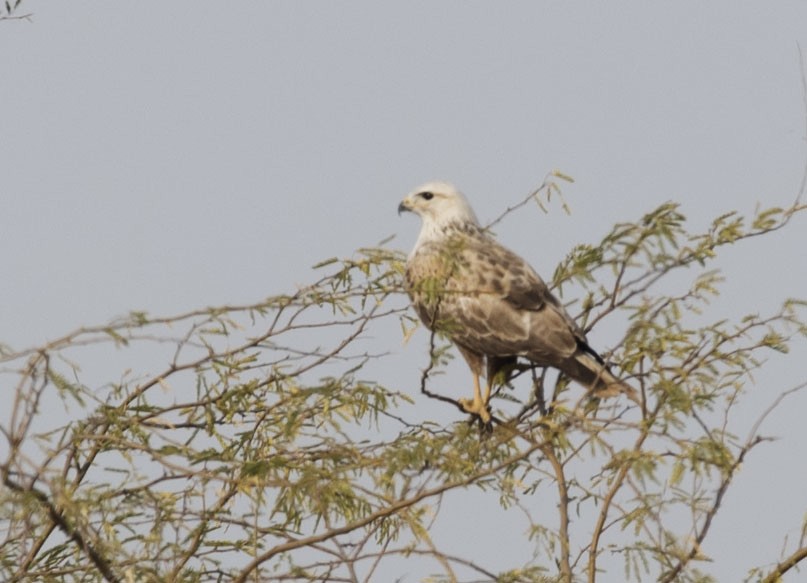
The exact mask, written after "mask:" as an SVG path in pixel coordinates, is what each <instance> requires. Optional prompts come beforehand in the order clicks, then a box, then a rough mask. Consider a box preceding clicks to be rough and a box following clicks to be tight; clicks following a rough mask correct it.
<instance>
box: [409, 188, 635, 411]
mask: <svg viewBox="0 0 807 583" xmlns="http://www.w3.org/2000/svg"><path fill="white" fill-rule="evenodd" d="M407 211H408V212H412V213H414V214H416V215H418V216H419V217H420V219H421V228H420V233H419V234H418V237H417V240H416V241H415V245H414V247H413V248H412V251H411V252H410V253H409V255H408V257H407V260H406V268H405V275H404V288H405V289H406V292H407V294H408V295H409V298H410V300H411V302H412V305H413V307H414V309H415V311H416V312H417V314H418V316H419V318H420V320H421V321H422V322H423V324H424V325H425V326H426V328H428V329H429V330H431V331H433V332H436V333H439V334H441V335H443V336H445V337H447V338H448V339H449V340H450V341H451V342H452V343H453V344H454V345H455V346H456V347H457V349H459V352H460V353H461V354H462V356H463V357H464V359H465V361H466V362H467V364H468V367H469V368H470V369H471V373H472V375H473V391H474V392H473V398H472V399H467V398H462V399H459V400H458V403H459V405H460V406H461V408H462V409H463V410H464V411H466V412H467V413H469V414H472V415H476V416H477V417H479V418H480V419H481V420H482V422H483V423H486V424H489V423H490V421H491V414H490V409H489V403H488V402H489V400H490V395H491V387H492V385H493V383H494V379H495V378H496V376H497V372H498V371H502V370H507V367H512V366H513V365H514V364H515V363H516V362H517V359H519V358H523V359H526V360H527V361H529V362H530V363H532V364H533V365H537V366H541V367H552V368H555V369H558V370H560V371H561V372H562V373H563V374H565V375H566V376H568V377H570V378H571V379H572V380H574V381H576V382H578V383H580V384H581V385H583V386H584V387H585V388H586V389H588V390H589V391H591V394H592V395H594V396H596V397H610V396H615V395H618V394H620V393H625V394H627V396H628V397H629V398H631V399H632V400H634V401H636V402H637V403H638V402H639V400H638V397H637V393H636V391H635V389H634V388H633V387H631V386H630V385H628V384H627V383H625V382H624V381H621V380H620V379H618V378H617V377H616V376H614V375H613V374H612V373H611V372H610V371H609V370H608V368H607V366H606V364H605V361H604V360H603V358H602V357H601V356H600V355H599V354H598V353H597V352H596V351H595V350H594V349H593V348H592V347H591V346H590V345H589V343H588V341H587V340H586V335H585V333H584V332H583V330H582V329H581V328H580V326H578V324H577V323H576V322H575V321H574V319H573V318H572V317H571V316H570V315H569V314H568V312H567V311H566V310H565V308H564V307H563V305H562V304H561V303H560V301H559V300H558V298H557V297H555V295H553V294H552V292H551V291H550V290H549V288H548V287H547V285H546V283H545V282H544V280H543V279H541V277H540V276H539V275H538V273H536V271H535V270H534V269H533V268H532V267H531V266H530V265H529V263H527V262H526V261H525V260H524V259H522V258H521V257H520V256H519V255H517V254H516V253H515V252H513V251H511V250H510V249H508V248H507V247H505V246H504V245H502V244H500V243H499V242H498V241H497V240H496V239H495V238H494V237H492V236H491V235H490V234H488V232H487V231H486V230H485V229H484V228H483V227H482V226H480V224H479V221H478V219H477V218H476V214H475V213H474V211H473V209H472V208H471V205H470V203H469V202H468V200H467V199H466V198H465V195H463V194H462V193H461V192H460V191H459V190H458V189H457V188H456V187H455V186H454V185H453V184H450V183H448V182H429V183H426V184H423V185H422V186H420V187H418V188H416V189H415V190H413V191H412V192H411V193H409V194H408V195H407V196H406V197H405V198H404V199H403V200H402V201H401V202H400V204H399V205H398V214H399V215H400V214H401V213H403V212H407ZM481 376H484V377H485V379H486V383H485V385H486V386H485V389H484V393H483V391H482V388H481V386H480V380H479V379H480V377H481Z"/></svg>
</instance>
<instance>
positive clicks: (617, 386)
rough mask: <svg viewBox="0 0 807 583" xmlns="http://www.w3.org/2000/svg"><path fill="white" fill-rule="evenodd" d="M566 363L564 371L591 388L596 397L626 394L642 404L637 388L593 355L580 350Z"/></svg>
mask: <svg viewBox="0 0 807 583" xmlns="http://www.w3.org/2000/svg"><path fill="white" fill-rule="evenodd" d="M564 364H565V366H564V367H563V372H565V373H566V374H567V375H569V376H570V377H571V378H572V379H574V380H575V381H577V382H578V383H580V384H581V385H583V386H584V387H586V388H587V389H589V390H590V391H591V394H592V395H594V396H595V397H600V398H607V397H615V396H617V395H620V394H624V395H625V396H626V397H628V398H629V399H630V400H631V401H633V402H634V403H637V404H639V405H641V400H640V398H639V393H638V392H637V391H636V389H634V388H633V387H632V386H630V385H629V384H628V383H626V382H625V381H622V380H619V379H618V378H616V377H615V376H614V375H613V374H611V372H610V371H609V370H608V369H607V368H606V367H605V366H604V365H603V364H601V363H600V362H599V361H598V360H597V359H596V358H594V357H593V356H592V355H590V354H588V353H586V352H582V351H578V352H577V354H575V355H574V357H573V358H570V359H569V360H567V361H566V362H565V363H564Z"/></svg>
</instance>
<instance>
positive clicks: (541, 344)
mask: <svg viewBox="0 0 807 583" xmlns="http://www.w3.org/2000/svg"><path fill="white" fill-rule="evenodd" d="M464 254H465V256H466V257H467V262H468V263H469V264H472V265H475V267H474V269H475V270H477V271H478V272H480V273H483V274H486V275H485V276H484V283H485V285H484V288H485V289H484V291H485V292H486V293H482V294H479V295H477V296H475V297H474V298H473V299H474V300H475V302H476V303H478V304H479V307H481V308H484V309H482V310H477V311H481V312H483V313H484V314H485V315H487V316H488V325H489V326H490V327H491V328H492V330H491V331H490V334H489V335H490V336H496V337H499V336H502V337H503V339H506V340H508V341H510V345H509V346H508V347H507V349H509V350H512V351H513V352H511V353H515V354H524V353H526V352H528V353H529V354H530V355H532V358H533V359H537V360H540V361H546V362H547V363H549V364H553V363H554V362H556V361H557V360H558V359H564V358H568V357H569V356H571V355H572V354H574V353H575V352H576V351H577V350H578V349H580V348H583V346H587V344H586V339H585V335H584V333H583V331H582V330H581V329H580V328H579V326H578V325H577V323H576V322H575V321H574V320H573V319H572V318H571V316H569V314H568V313H567V312H566V310H565V309H564V308H563V306H562V304H561V303H560V302H559V301H558V299H557V298H556V297H555V296H554V295H552V293H551V292H550V291H549V288H548V287H547V285H546V283H545V282H544V281H543V279H541V277H540V276H539V275H538V274H537V273H536V272H535V270H534V269H532V267H530V265H529V264H528V263H527V262H526V261H525V260H524V259H522V258H521V257H519V256H518V255H517V254H515V253H513V252H512V251H510V250H509V249H507V248H506V247H504V246H503V245H500V244H499V243H498V242H496V241H495V240H493V239H490V238H484V239H472V240H471V241H470V242H469V244H468V245H467V248H466V249H465V250H464ZM480 279H481V277H480ZM466 303H472V302H466ZM467 307H468V306H466V308H467ZM470 311H471V312H473V310H470ZM514 324H517V325H516V326H514ZM477 328H478V325H477ZM516 328H517V329H518V330H516ZM497 332H500V333H503V334H498V333H497ZM501 348H502V350H506V349H505V348H504V347H501ZM500 353H501V352H500Z"/></svg>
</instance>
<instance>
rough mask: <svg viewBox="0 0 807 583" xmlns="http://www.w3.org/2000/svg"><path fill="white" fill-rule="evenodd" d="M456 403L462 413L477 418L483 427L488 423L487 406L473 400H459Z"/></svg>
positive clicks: (488, 413)
mask: <svg viewBox="0 0 807 583" xmlns="http://www.w3.org/2000/svg"><path fill="white" fill-rule="evenodd" d="M458 402H459V404H460V407H462V410H463V411H465V412H466V413H470V414H471V415H475V416H477V417H478V418H479V419H480V421H482V423H483V424H484V425H487V424H489V423H490V409H489V408H488V406H487V404H485V403H483V402H482V401H476V400H474V399H460V400H459V401H458Z"/></svg>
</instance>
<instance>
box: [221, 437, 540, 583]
mask: <svg viewBox="0 0 807 583" xmlns="http://www.w3.org/2000/svg"><path fill="white" fill-rule="evenodd" d="M543 445H544V444H543V443H536V444H535V445H532V446H530V447H528V448H527V449H525V450H523V451H522V452H519V453H518V454H515V455H513V456H510V457H509V458H507V459H506V460H504V461H503V462H501V463H499V464H497V465H495V466H493V467H491V468H488V469H487V470H482V471H480V472H477V473H475V474H473V475H471V476H469V477H467V478H464V479H462V480H455V481H451V482H447V483H445V484H442V485H440V486H435V487H434V488H430V489H426V490H422V491H421V492H420V493H418V494H416V495H414V496H412V497H410V498H405V499H403V500H399V501H398V502H395V503H393V504H390V505H389V506H387V507H385V508H380V509H378V510H376V511H375V512H372V513H370V514H368V515H367V516H365V517H364V518H360V519H358V520H354V521H353V522H350V523H347V524H345V525H343V526H340V527H337V528H332V529H329V530H327V531H325V532H323V533H320V534H317V535H312V536H308V537H305V538H301V539H292V540H290V541H289V542H287V543H283V544H281V545H277V546H276V547H273V548H272V549H269V550H268V551H266V552H265V553H263V554H261V555H259V556H257V557H255V559H253V560H252V561H250V562H249V564H248V565H247V566H246V567H244V568H243V569H242V570H241V572H240V573H239V574H238V576H237V577H235V579H233V583H244V582H245V581H246V580H247V579H248V578H249V576H250V574H251V573H252V572H253V571H255V569H257V568H258V567H259V566H260V565H262V564H263V563H265V562H266V561H268V560H270V559H271V558H272V557H274V556H276V555H279V554H281V553H286V552H288V551H292V550H294V549H299V548H301V547H306V546H310V545H313V544H316V543H321V542H323V541H326V540H330V539H332V538H333V537H335V536H339V535H342V534H346V533H348V532H352V531H354V530H358V529H360V528H364V527H365V526H368V525H369V524H372V523H373V522H375V521H376V520H379V519H381V518H386V517H388V516H392V515H394V514H397V513H398V512H400V511H402V510H405V509H407V508H410V507H411V506H414V505H415V504H417V503H419V502H422V501H423V500H426V499H428V498H432V497H434V496H439V495H440V494H442V493H443V492H447V491H449V490H453V489H455V488H462V487H464V486H469V485H471V484H473V483H474V482H476V481H478V480H481V479H482V478H486V477H488V476H492V475H495V474H497V473H498V472H500V471H502V470H503V469H505V468H507V467H508V466H510V465H511V464H514V463H517V462H519V461H521V460H523V459H526V458H528V457H529V456H530V455H532V453H533V452H535V451H536V450H538V449H540V448H541V447H543Z"/></svg>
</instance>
